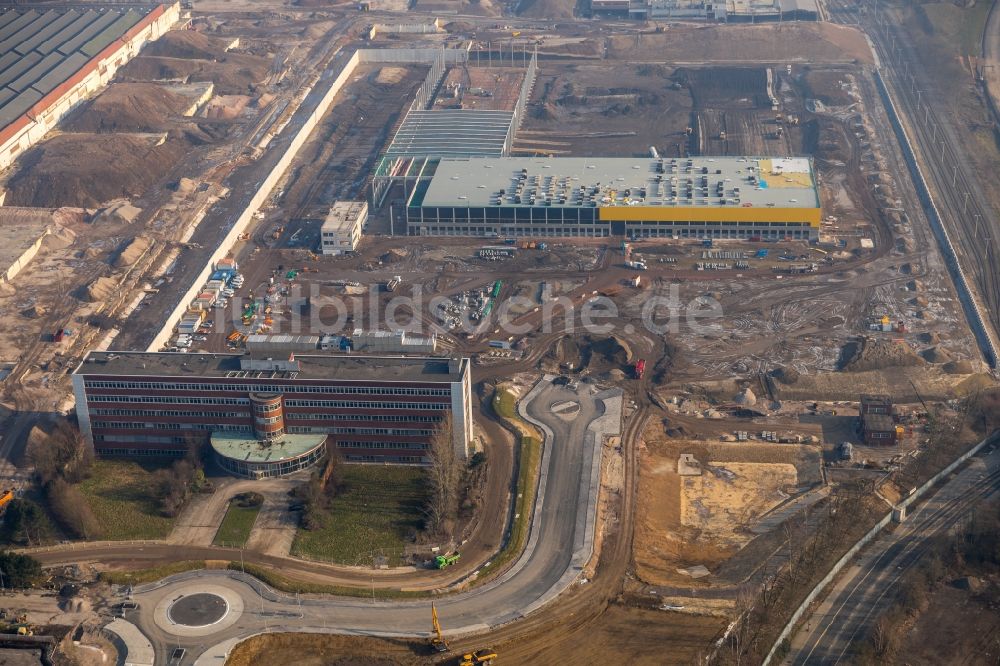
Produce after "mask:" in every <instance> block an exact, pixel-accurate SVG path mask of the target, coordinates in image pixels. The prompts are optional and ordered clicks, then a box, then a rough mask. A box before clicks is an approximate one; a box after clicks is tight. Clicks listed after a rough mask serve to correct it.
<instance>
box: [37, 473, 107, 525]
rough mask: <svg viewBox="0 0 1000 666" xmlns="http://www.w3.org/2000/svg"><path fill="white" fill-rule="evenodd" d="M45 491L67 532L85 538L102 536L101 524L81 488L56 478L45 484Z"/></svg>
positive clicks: (56, 515)
mask: <svg viewBox="0 0 1000 666" xmlns="http://www.w3.org/2000/svg"><path fill="white" fill-rule="evenodd" d="M45 493H46V496H47V497H48V500H49V508H50V509H52V513H53V515H55V517H56V520H58V521H59V524H60V525H61V526H62V528H63V529H64V530H66V532H68V533H69V534H71V535H73V536H75V537H80V538H83V539H96V538H98V537H100V536H101V534H102V530H101V524H100V523H99V522H98V521H97V518H96V517H95V516H94V513H93V511H91V509H90V505H89V504H88V503H87V500H86V498H84V496H83V493H81V492H80V489H79V488H77V487H76V486H72V485H70V484H68V483H66V480H65V479H62V478H56V479H53V480H52V481H50V482H49V483H48V484H47V485H46V486H45Z"/></svg>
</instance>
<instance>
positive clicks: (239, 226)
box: [147, 51, 361, 351]
mask: <svg viewBox="0 0 1000 666" xmlns="http://www.w3.org/2000/svg"><path fill="white" fill-rule="evenodd" d="M360 62H361V56H360V51H356V52H355V53H354V55H352V56H351V57H350V59H349V60H348V61H347V63H346V64H345V65H344V69H343V70H341V72H340V75H339V76H337V78H336V79H334V81H333V83H332V84H331V85H330V88H329V90H327V92H326V94H325V95H324V96H323V99H322V100H320V103H319V104H318V105H317V106H316V109H315V110H314V111H313V112H312V114H311V115H310V116H309V118H308V119H307V120H306V122H305V123H303V125H302V128H301V129H300V130H299V132H298V134H296V135H295V138H293V139H292V141H291V143H289V144H288V148H287V149H286V150H285V153H284V155H282V156H281V159H280V160H278V163H277V164H275V165H274V168H273V169H272V170H271V173H269V174H268V176H267V178H265V179H264V180H263V181H262V182H261V184H260V187H259V188H258V189H257V191H256V192H255V193H254V195H253V197H252V198H251V199H250V202H249V203H248V204H247V207H246V208H245V209H243V212H242V213H241V214H240V216H239V217H238V218H237V219H236V222H235V223H233V226H232V228H230V230H229V233H228V234H226V237H225V238H224V239H223V240H222V242H220V243H219V247H218V248H217V249H216V250H215V252H213V253H212V256H211V257H210V258H209V261H208V263H207V264H206V265H205V266H204V267H203V268H202V270H201V272H200V273H199V274H198V275H197V277H196V278H195V280H194V281H193V282H192V283H191V286H190V287H189V288H188V290H187V292H185V294H184V296H183V297H182V298H181V299H180V302H179V303H178V304H177V306H176V307H175V308H174V310H173V312H171V313H170V315H169V316H168V317H167V319H166V322H165V323H164V326H163V328H162V329H161V330H160V332H159V333H157V335H156V337H155V338H153V341H152V342H151V343H150V344H149V347H147V351H157V350H159V349H160V347H163V346H164V345H165V344H166V342H167V340H168V339H169V338H170V334H171V333H172V332H173V329H174V326H175V325H176V323H177V321H179V320H180V318H181V316H182V315H183V314H184V312H185V311H186V310H187V306H188V303H190V302H191V301H193V300H194V298H195V297H196V296H197V295H198V293H199V292H200V290H201V286H202V285H203V284H204V283H205V281H207V280H208V276H209V275H210V274H211V272H212V267H213V266H214V265H215V262H217V261H218V260H219V259H222V258H223V257H225V256H227V255H228V254H229V251H230V248H232V247H233V245H235V244H236V239H237V237H238V236H239V235H240V234H241V233H243V232H244V231H246V229H247V227H249V226H250V224H251V222H253V216H254V214H255V213H256V212H257V211H258V210H260V207H261V206H262V205H263V204H264V202H265V201H266V200H267V198H268V197H269V196H270V195H271V192H272V191H273V190H274V188H275V187H276V186H277V184H278V181H279V180H281V178H282V176H284V175H285V172H286V171H287V170H288V167H289V165H290V164H291V163H292V160H293V159H294V158H295V155H296V154H297V153H298V152H299V149H301V148H302V145H303V144H305V142H306V140H307V139H308V138H309V135H310V134H311V133H312V131H313V129H315V127H316V125H317V124H318V123H319V121H320V119H321V118H322V117H323V116H324V115H325V114H326V112H327V110H328V109H329V108H330V105H331V104H332V103H333V100H334V98H335V97H336V96H337V93H339V92H340V90H341V88H343V87H344V84H346V83H347V82H348V81H349V80H350V78H351V75H352V74H353V73H354V69H355V68H356V67H357V66H358V64H359V63H360Z"/></svg>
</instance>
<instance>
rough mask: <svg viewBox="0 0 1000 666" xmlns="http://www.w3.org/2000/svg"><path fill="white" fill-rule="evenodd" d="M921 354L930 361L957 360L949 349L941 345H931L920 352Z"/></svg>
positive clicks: (944, 361) (945, 361) (946, 361)
mask: <svg viewBox="0 0 1000 666" xmlns="http://www.w3.org/2000/svg"><path fill="white" fill-rule="evenodd" d="M920 355H921V356H922V357H923V358H924V360H925V361H927V362H928V363H948V362H949V361H953V360H955V359H954V358H953V357H952V355H951V354H949V353H948V350H946V349H942V348H941V347H931V348H929V349H925V350H923V351H922V352H920Z"/></svg>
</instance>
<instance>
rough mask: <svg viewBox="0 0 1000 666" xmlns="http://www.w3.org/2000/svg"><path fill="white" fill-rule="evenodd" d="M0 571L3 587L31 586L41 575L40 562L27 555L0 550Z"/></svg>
mask: <svg viewBox="0 0 1000 666" xmlns="http://www.w3.org/2000/svg"><path fill="white" fill-rule="evenodd" d="M0 573H2V574H3V584H4V586H5V587H13V588H24V587H31V586H32V585H34V584H35V582H37V581H38V579H39V578H41V576H42V564H41V563H40V562H39V561H38V560H36V559H35V558H33V557H31V556H29V555H19V554H17V553H8V552H0Z"/></svg>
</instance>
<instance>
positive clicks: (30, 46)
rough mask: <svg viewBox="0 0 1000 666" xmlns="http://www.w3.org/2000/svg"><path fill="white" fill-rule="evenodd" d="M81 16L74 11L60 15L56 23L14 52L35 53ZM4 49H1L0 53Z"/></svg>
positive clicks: (40, 31) (42, 30) (50, 24)
mask: <svg viewBox="0 0 1000 666" xmlns="http://www.w3.org/2000/svg"><path fill="white" fill-rule="evenodd" d="M78 16H79V14H78V13H77V12H75V11H73V10H70V11H68V12H66V13H64V14H61V15H59V17H57V18H56V20H55V21H52V22H50V23H49V24H48V25H46V26H44V27H43V28H42V29H41V30H39V31H38V32H36V33H35V35H34V36H33V37H31V38H30V39H25V40H24V41H22V42H21V43H20V44H18V45H17V46H15V47H14V50H15V51H17V52H18V53H21V54H24V53H29V52H31V51H34V50H35V49H37V48H38V46H39V44H41V43H42V42H44V41H45V40H47V39H48V38H49V37H52V36H53V35H55V34H56V33H58V32H59V31H60V30H62V29H63V28H65V27H66V26H67V25H69V24H70V23H72V22H73V21H75V20H76V18H77V17H78ZM2 50H3V49H2V48H0V51H2Z"/></svg>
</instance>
